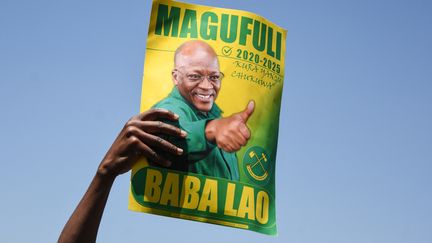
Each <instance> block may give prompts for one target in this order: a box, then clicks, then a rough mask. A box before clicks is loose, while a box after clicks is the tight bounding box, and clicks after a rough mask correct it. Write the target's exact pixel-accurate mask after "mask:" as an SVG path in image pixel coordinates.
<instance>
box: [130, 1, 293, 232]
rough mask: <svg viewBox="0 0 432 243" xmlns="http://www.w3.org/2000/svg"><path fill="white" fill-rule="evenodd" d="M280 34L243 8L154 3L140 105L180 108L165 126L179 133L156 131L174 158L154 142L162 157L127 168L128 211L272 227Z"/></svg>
mask: <svg viewBox="0 0 432 243" xmlns="http://www.w3.org/2000/svg"><path fill="white" fill-rule="evenodd" d="M285 39H286V31H285V30H284V29H282V28H280V27H278V26H276V25H274V24H273V23H271V22H269V21H268V20H266V19H264V18H262V17H260V16H257V15H254V14H251V13H248V12H244V11H239V10H230V9H222V8H213V7H206V6H198V5H191V4H185V3H180V2H174V1H167V0H157V1H154V2H153V6H152V13H151V19H150V27H149V34H148V40H147V50H146V58H145V65H144V70H145V71H144V77H143V85H142V98H141V111H145V110H148V109H151V108H160V109H166V110H169V111H171V112H174V113H175V114H177V115H178V116H179V118H178V120H177V121H169V120H163V122H166V123H170V124H173V125H175V126H176V127H178V128H179V130H178V131H172V132H171V133H172V136H170V135H160V137H161V138H163V139H164V140H165V141H168V142H169V143H171V144H172V145H173V146H172V148H173V149H175V148H176V147H177V148H180V149H178V150H176V152H177V154H178V156H172V155H168V153H167V151H159V150H158V147H157V143H156V145H155V148H153V149H154V150H155V151H156V152H157V154H159V155H161V157H162V156H163V157H165V158H164V159H163V161H165V163H163V165H160V164H157V163H154V162H153V161H152V160H151V159H148V160H147V159H146V158H143V159H141V160H140V161H139V162H138V163H137V164H136V165H135V166H134V167H133V170H132V178H131V190H130V196H129V209H131V210H134V211H139V212H147V213H154V214H159V215H165V216H171V217H178V218H183V219H190V220H196V221H201V222H208V223H215V224H221V225H226V226H232V227H237V228H243V229H250V230H253V231H257V232H261V233H265V234H270V235H274V234H276V233H277V231H276V218H275V185H274V182H275V160H276V149H277V135H278V125H279V111H280V101H281V94H282V87H283V80H284V53H285ZM161 124H162V125H161V127H160V129H164V127H163V123H161ZM180 131H184V132H182V133H181V135H180V136H179V134H180ZM168 133H169V132H168ZM155 141H158V142H160V141H161V140H160V139H158V138H156V139H155Z"/></svg>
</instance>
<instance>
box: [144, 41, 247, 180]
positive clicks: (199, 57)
mask: <svg viewBox="0 0 432 243" xmlns="http://www.w3.org/2000/svg"><path fill="white" fill-rule="evenodd" d="M171 74H172V81H173V84H174V87H173V89H172V91H171V92H170V93H169V94H168V96H167V97H166V98H164V99H162V100H161V101H159V102H158V103H156V104H155V105H154V106H153V108H163V109H167V110H170V111H172V112H174V113H176V114H177V115H179V120H178V122H176V123H174V124H175V125H176V126H178V127H180V128H181V129H182V130H184V131H186V132H187V136H186V138H185V139H181V140H180V139H176V138H174V137H172V138H171V137H164V138H165V139H168V140H169V141H170V142H172V143H173V144H175V145H176V146H179V147H181V148H182V149H183V151H184V153H183V155H182V156H180V157H178V158H173V157H170V158H169V159H170V160H171V161H172V162H173V163H172V165H171V167H169V168H168V169H174V170H179V171H185V172H192V173H197V174H202V175H207V176H214V177H219V178H225V179H229V180H235V181H238V180H239V179H240V178H239V168H238V167H239V166H238V161H237V156H236V153H235V152H236V151H238V150H239V149H240V148H241V147H242V146H245V145H246V143H247V141H248V140H249V138H250V137H251V132H250V130H249V128H248V127H247V124H246V122H247V120H248V118H249V117H250V116H251V115H252V113H253V110H254V106H255V104H254V102H253V101H250V102H249V104H247V106H246V108H245V110H243V111H240V112H238V113H235V114H232V115H230V116H228V117H223V116H222V110H221V109H220V107H219V106H218V105H217V104H216V102H215V101H216V98H217V97H218V94H219V91H220V89H221V88H222V87H223V85H222V83H223V79H224V74H223V73H222V72H221V70H220V66H219V60H218V56H217V54H216V52H215V51H214V49H213V48H212V47H211V46H210V45H209V44H207V43H206V42H203V41H188V42H185V43H183V44H182V45H180V46H179V47H178V48H177V50H176V51H175V53H174V68H173V70H172V73H171Z"/></svg>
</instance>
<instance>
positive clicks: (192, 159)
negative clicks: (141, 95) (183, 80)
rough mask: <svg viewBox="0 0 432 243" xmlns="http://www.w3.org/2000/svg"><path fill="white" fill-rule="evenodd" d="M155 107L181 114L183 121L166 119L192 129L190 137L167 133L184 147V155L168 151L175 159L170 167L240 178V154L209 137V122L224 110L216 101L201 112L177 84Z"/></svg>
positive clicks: (168, 138) (172, 158)
mask: <svg viewBox="0 0 432 243" xmlns="http://www.w3.org/2000/svg"><path fill="white" fill-rule="evenodd" d="M153 108H164V109H167V110H170V111H172V112H174V113H176V114H177V115H179V117H180V118H179V122H175V123H173V122H169V121H165V122H168V123H171V124H174V125H176V126H177V127H180V128H181V129H183V130H185V131H186V132H187V133H188V135H187V137H186V139H177V138H173V137H166V136H164V138H165V139H166V140H168V141H170V142H171V143H173V144H175V145H177V146H178V147H181V148H182V149H183V151H184V152H183V155H182V156H181V157H180V158H174V157H172V156H171V157H170V156H168V155H166V156H167V157H168V159H170V160H171V161H172V162H173V164H172V166H171V168H170V169H175V170H181V171H190V172H193V173H198V174H203V175H208V176H215V177H221V178H225V179H229V180H239V171H238V164H237V157H236V154H235V153H228V152H225V151H224V150H222V149H220V148H218V147H217V146H216V145H215V144H213V143H211V142H209V141H207V139H206V137H205V127H206V124H207V122H208V121H210V120H214V119H217V118H220V117H221V113H222V111H221V110H220V109H219V107H218V106H217V105H216V104H213V107H212V109H211V110H210V112H207V113H204V112H201V111H199V110H197V109H196V108H195V107H194V106H193V105H192V104H190V103H189V102H188V101H187V100H185V99H184V98H183V96H181V94H180V93H179V91H178V90H177V88H176V87H174V88H173V90H172V91H171V93H170V94H169V95H168V97H166V98H165V99H163V100H161V101H159V102H158V103H156V104H155V105H154V106H153ZM164 155H165V154H164Z"/></svg>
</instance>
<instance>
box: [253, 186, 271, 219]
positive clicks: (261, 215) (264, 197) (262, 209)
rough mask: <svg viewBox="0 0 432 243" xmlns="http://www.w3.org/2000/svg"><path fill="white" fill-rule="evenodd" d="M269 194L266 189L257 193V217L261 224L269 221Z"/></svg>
mask: <svg viewBox="0 0 432 243" xmlns="http://www.w3.org/2000/svg"><path fill="white" fill-rule="evenodd" d="M269 201H270V200H269V195H268V194H267V192H265V191H259V192H258V195H257V205H256V213H255V214H256V218H257V221H258V222H259V223H260V224H266V223H267V222H268V219H269V218H268V213H269Z"/></svg>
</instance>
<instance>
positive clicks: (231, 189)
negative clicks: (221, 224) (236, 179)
mask: <svg viewBox="0 0 432 243" xmlns="http://www.w3.org/2000/svg"><path fill="white" fill-rule="evenodd" d="M235 187H236V185H235V184H234V183H230V182H228V187H227V194H226V197H225V198H226V201H225V210H224V214H225V215H229V216H236V215H237V209H234V207H233V206H234V205H233V204H234V195H235Z"/></svg>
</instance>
